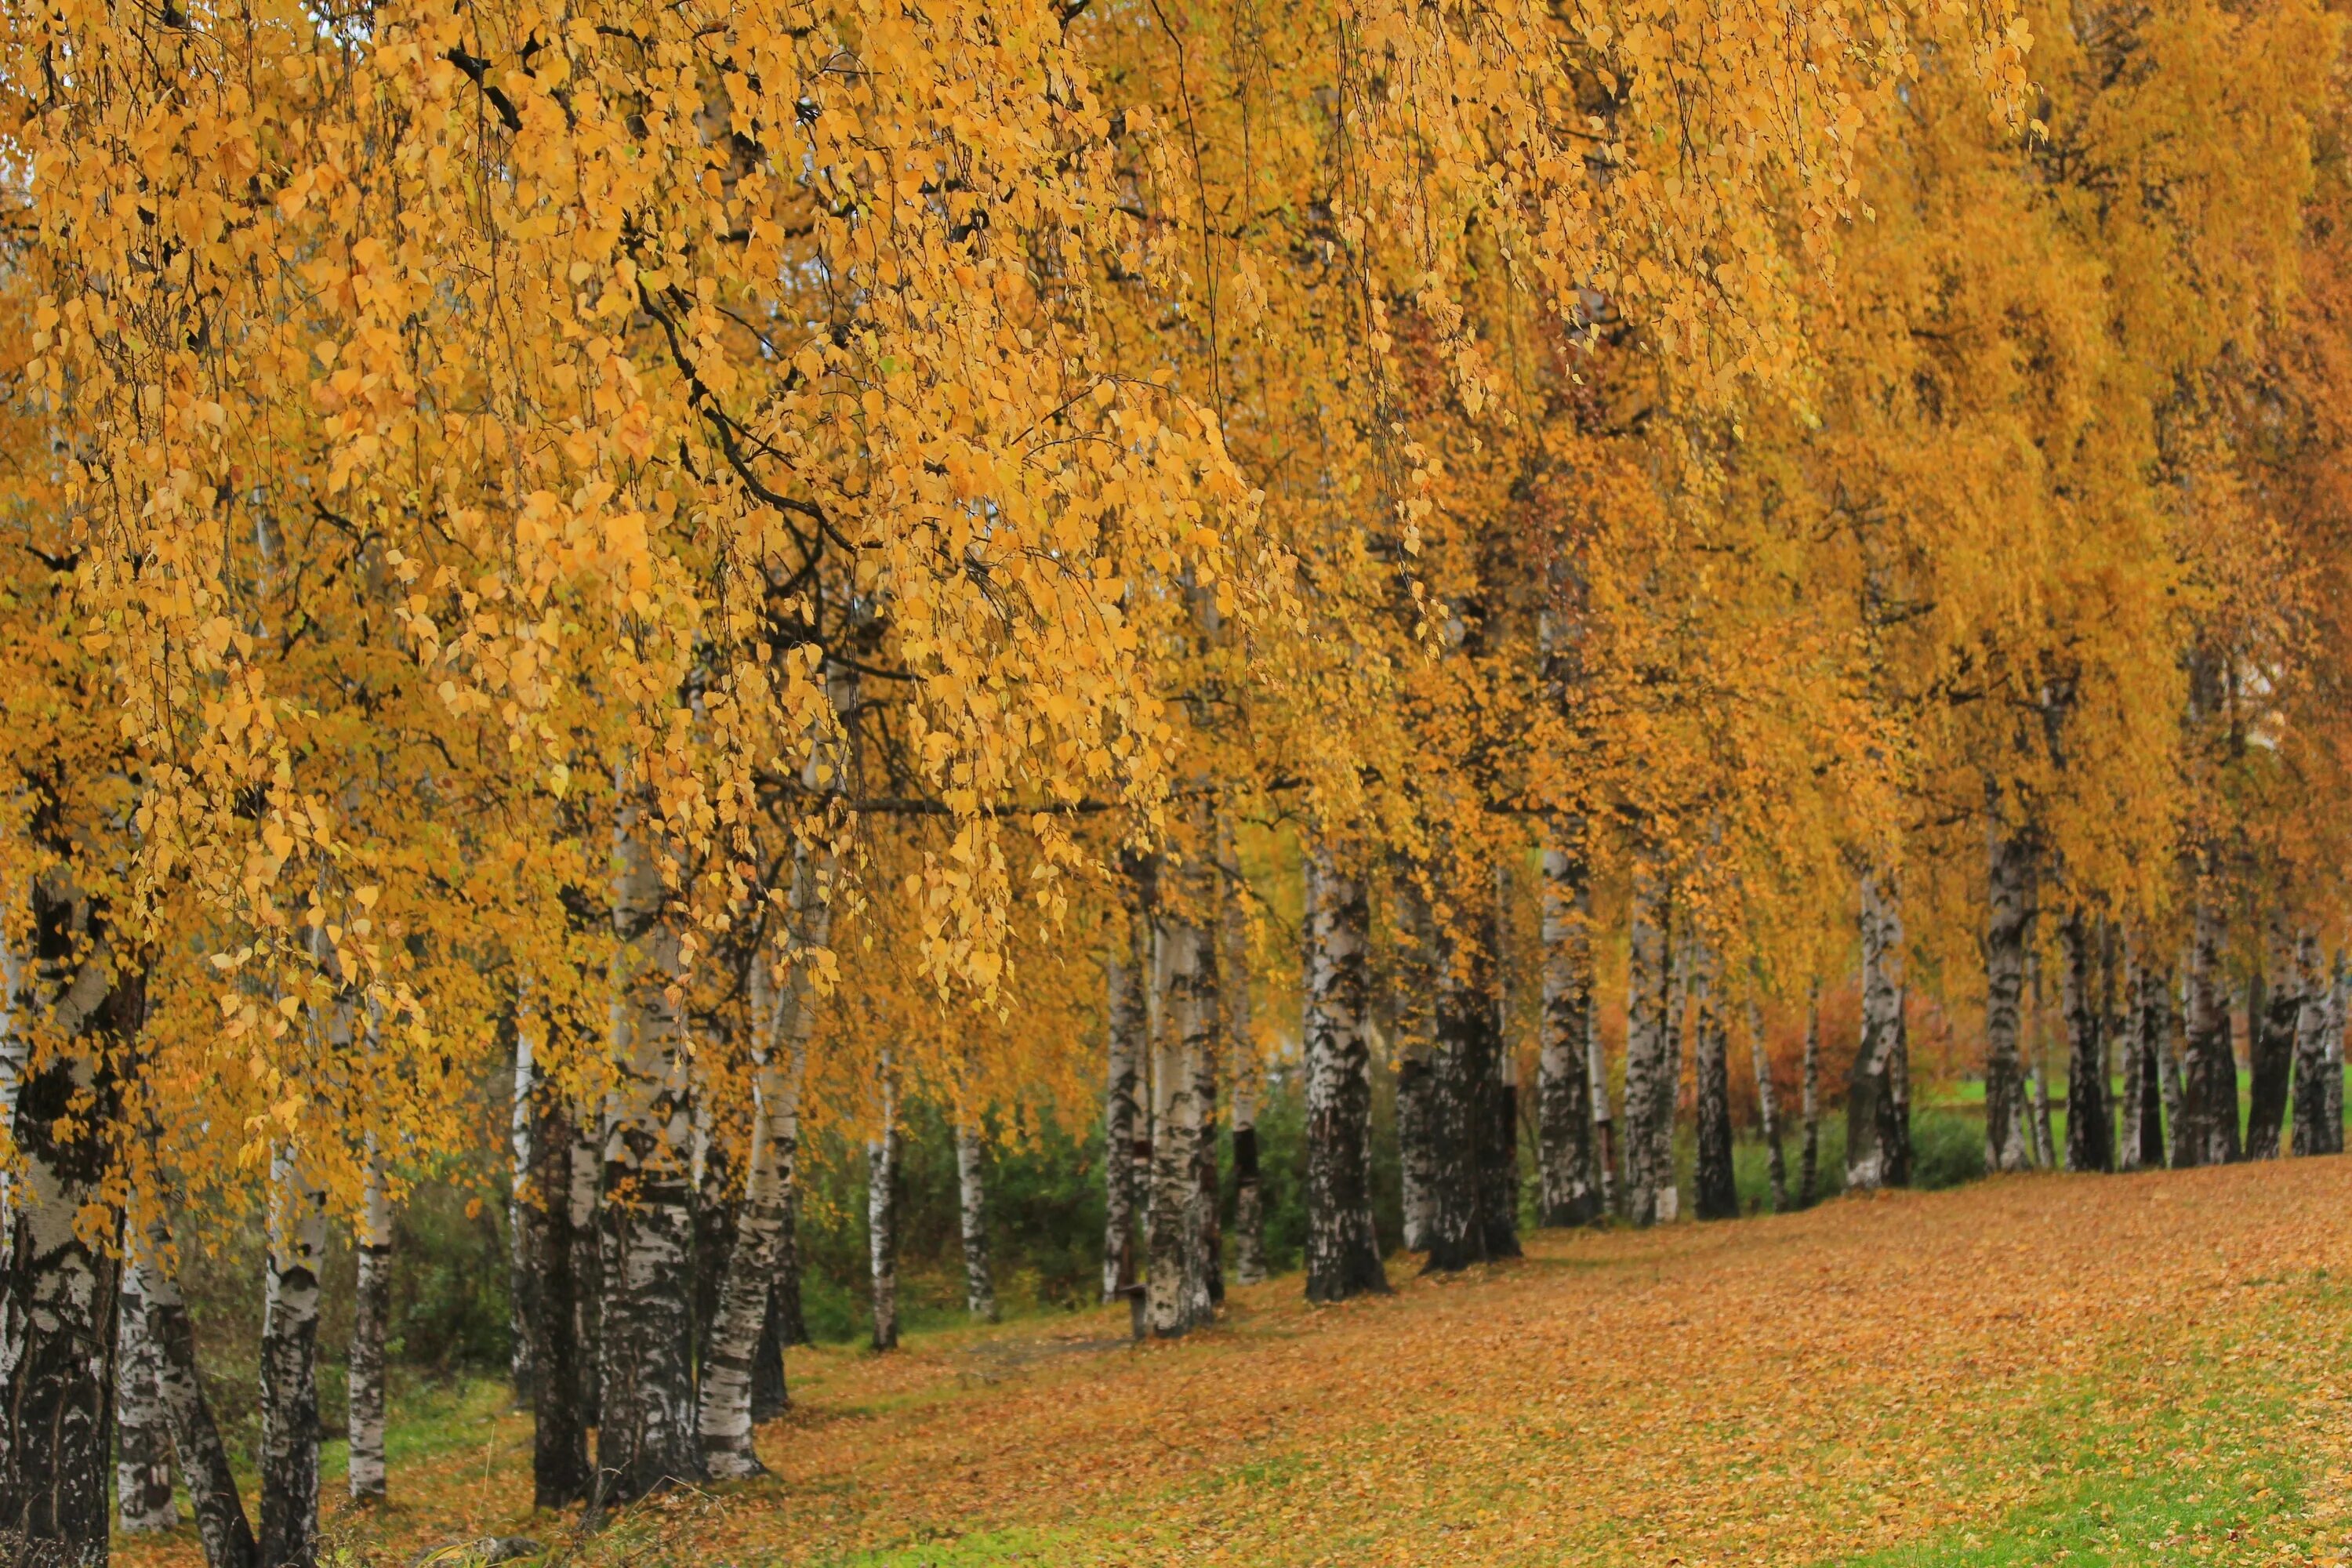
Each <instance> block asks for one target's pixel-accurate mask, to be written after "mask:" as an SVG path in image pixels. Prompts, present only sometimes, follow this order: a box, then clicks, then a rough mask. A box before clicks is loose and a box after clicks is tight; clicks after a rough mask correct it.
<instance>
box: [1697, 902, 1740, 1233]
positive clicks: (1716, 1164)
mask: <svg viewBox="0 0 2352 1568" xmlns="http://www.w3.org/2000/svg"><path fill="white" fill-rule="evenodd" d="M1719 969H1720V965H1719V964H1718V963H1717V959H1716V956H1715V952H1714V949H1713V948H1712V947H1710V946H1709V945H1707V943H1706V942H1705V940H1704V939H1701V940H1700V941H1698V942H1695V943H1694V944H1693V947H1692V971H1693V973H1692V975H1691V990H1692V993H1693V997H1694V1000H1695V1001H1696V1004H1697V1006H1696V1015H1697V1016H1696V1019H1695V1021H1694V1023H1693V1025H1692V1030H1693V1039H1692V1059H1693V1065H1694V1067H1695V1068H1696V1078H1697V1083H1696V1089H1697V1093H1696V1105H1695V1107H1694V1110H1695V1113H1696V1114H1695V1116H1694V1118H1693V1120H1694V1121H1695V1122H1696V1144H1697V1147H1696V1151H1695V1153H1696V1161H1695V1166H1694V1169H1693V1171H1692V1177H1693V1187H1694V1191H1693V1193H1692V1200H1693V1203H1694V1205H1696V1208H1697V1211H1698V1217H1699V1218H1701V1219H1737V1218H1738V1216H1739V1191H1738V1187H1737V1186H1736V1185H1735V1184H1734V1183H1733V1180H1732V1171H1731V1063H1730V1059H1729V1058H1730V1048H1729V1047H1730V1041H1729V1037H1728V1035H1727V1031H1726V1030H1725V1028H1724V1026H1723V1002H1722V997H1721V995H1720V992H1721V990H1722V984H1723V977H1722V975H1721V973H1719Z"/></svg>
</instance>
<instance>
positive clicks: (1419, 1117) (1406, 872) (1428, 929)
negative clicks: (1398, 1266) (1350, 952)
mask: <svg viewBox="0 0 2352 1568" xmlns="http://www.w3.org/2000/svg"><path fill="white" fill-rule="evenodd" d="M1393 886H1394V888H1395V900H1396V916H1395V919H1394V920H1393V921H1391V925H1392V926H1393V927H1394V929H1395V932H1396V936H1395V942H1396V957H1395V961H1394V963H1393V966H1392V973H1391V1004H1392V1005H1391V1008H1390V1013H1391V1020H1392V1023H1393V1026H1394V1027H1395V1031H1396V1057H1397V1163H1398V1165H1399V1176H1400V1179H1401V1184H1402V1198H1403V1209H1404V1247H1405V1250H1406V1251H1407V1252H1427V1251H1428V1250H1429V1237H1430V1232H1431V1229H1432V1227H1433V1226H1434V1224H1435V1222H1436V1215H1437V1160H1438V1130H1439V1122H1440V1115H1439V1110H1438V1105H1437V1070H1436V1050H1437V927H1436V921H1435V917H1434V916H1433V914H1432V913H1431V912H1430V908H1429V898H1428V895H1427V893H1426V892H1425V891H1424V890H1423V888H1422V886H1421V884H1420V883H1419V882H1418V881H1417V880H1416V879H1414V876H1413V873H1412V870H1411V869H1410V868H1406V867H1403V866H1399V867H1398V868H1397V869H1396V873H1395V876H1394V879H1393Z"/></svg>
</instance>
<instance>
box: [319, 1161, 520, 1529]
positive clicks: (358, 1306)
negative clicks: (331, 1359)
mask: <svg viewBox="0 0 2352 1568" xmlns="http://www.w3.org/2000/svg"><path fill="white" fill-rule="evenodd" d="M367 1154H368V1165H367V1187H366V1190H365V1191H364V1192H363V1193H362V1194H361V1197H360V1213H359V1224H358V1226H356V1227H355V1229H356V1232H357V1234H355V1235H354V1236H353V1237H352V1251H353V1253H354V1255H355V1259H356V1263H357V1272H356V1276H355V1283H354V1285H353V1287H352V1343H351V1350H350V1352H349V1355H348V1359H347V1363H346V1364H347V1366H348V1367H349V1371H350V1379H349V1384H350V1396H349V1399H348V1401H347V1405H348V1412H347V1415H348V1418H347V1420H346V1421H345V1424H344V1432H345V1436H347V1437H348V1439H349V1441H350V1453H351V1464H350V1470H349V1482H350V1489H351V1496H352V1501H353V1502H355V1503H381V1502H382V1501H383V1499H384V1484H385V1483H384V1451H383V1344H384V1332H385V1330H386V1328H387V1327H388V1325H389V1323H390V1321H391V1318H392V1195H391V1194H390V1192H389V1191H387V1190H386V1186H385V1183H384V1169H383V1157H382V1156H381V1155H379V1154H378V1153H377V1152H376V1150H375V1140H374V1137H373V1135H370V1137H369V1139H368V1150H367ZM517 1175H518V1176H519V1177H520V1178H521V1179H522V1180H523V1181H524V1182H525V1183H526V1184H528V1183H529V1181H530V1171H529V1170H524V1171H520V1172H518V1173H517ZM532 1201H533V1202H536V1201H537V1200H536V1199H535V1198H534V1199H533V1200H532ZM545 1239H546V1233H545V1230H544V1228H542V1229H541V1233H540V1243H541V1245H540V1247H539V1251H540V1253H541V1255H542V1256H543V1255H544V1253H545V1250H546V1248H545ZM540 1288H541V1287H540V1285H539V1284H538V1283H537V1282H534V1286H533V1291H532V1297H531V1305H532V1309H533V1310H537V1308H538V1290H539V1289H540ZM538 1327H539V1325H538V1324H537V1323H536V1322H527V1323H525V1324H523V1332H524V1336H525V1337H526V1338H528V1339H531V1340H533V1341H536V1340H537V1339H538V1337H539V1335H538V1332H537V1331H538ZM535 1386H536V1383H535V1382H534V1387H535Z"/></svg>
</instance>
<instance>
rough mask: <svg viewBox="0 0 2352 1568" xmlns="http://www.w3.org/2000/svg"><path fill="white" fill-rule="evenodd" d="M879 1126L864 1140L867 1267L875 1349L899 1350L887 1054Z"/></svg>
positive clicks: (892, 1097) (894, 1091)
mask: <svg viewBox="0 0 2352 1568" xmlns="http://www.w3.org/2000/svg"><path fill="white" fill-rule="evenodd" d="M877 1082H878V1086H879V1087H878V1092H879V1095H880V1098H881V1121H880V1125H879V1127H878V1128H877V1131H875V1132H874V1133H873V1134H872V1135H871V1136H869V1137H868V1138H867V1139H866V1279H867V1283H868V1285H869V1287H870V1301H871V1304H872V1309H873V1318H874V1332H873V1346H874V1348H875V1349H876V1350H877V1351H891V1350H896V1349H898V1078H897V1075H896V1074H895V1073H893V1072H892V1070H891V1063H890V1053H889V1051H888V1050H887V1048H886V1049H885V1050H884V1051H883V1053H882V1065H881V1068H880V1070H879V1072H878V1073H877Z"/></svg>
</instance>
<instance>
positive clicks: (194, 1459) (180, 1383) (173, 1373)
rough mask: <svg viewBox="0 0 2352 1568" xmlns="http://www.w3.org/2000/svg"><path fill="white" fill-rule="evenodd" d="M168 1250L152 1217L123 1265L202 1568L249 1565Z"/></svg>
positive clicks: (232, 1477) (241, 1516) (249, 1550)
mask: <svg viewBox="0 0 2352 1568" xmlns="http://www.w3.org/2000/svg"><path fill="white" fill-rule="evenodd" d="M170 1249H171V1240H170V1237H168V1236H167V1235H166V1234H165V1232H164V1229H163V1222H162V1221H161V1220H160V1219H158V1220H154V1221H152V1222H151V1223H150V1224H149V1226H148V1228H147V1233H146V1235H145V1237H143V1238H142V1244H141V1245H139V1246H137V1247H133V1248H131V1256H130V1258H128V1259H127V1260H126V1266H127V1267H129V1268H133V1269H136V1270H137V1271H138V1274H139V1295H140V1299H141V1300H142V1302H143V1303H144V1305H145V1308H146V1312H147V1334H148V1338H149V1339H150V1341H152V1342H153V1344H154V1345H155V1347H156V1389H157V1393H158V1394H159V1396H160V1398H161V1400H162V1403H163V1414H164V1418H165V1419H166V1420H167V1421H169V1422H170V1424H171V1429H172V1447H173V1452H174V1453H175V1454H176V1455H177V1456H178V1458H179V1466H180V1474H181V1477H182V1479H184V1480H185V1481H186V1483H187V1487H188V1497H189V1500H190V1503H191V1504H192V1506H193V1507H194V1511H195V1516H196V1533H197V1535H198V1537H199V1538H200V1539H201V1540H202V1541H203V1542H204V1550H205V1568H254V1559H255V1556H256V1550H257V1549H256V1547H255V1544H254V1540H253V1526H252V1524H251V1523H250V1522H248V1521H247V1519H246V1517H245V1504H244V1501H243V1500H241V1499H240V1498H239V1497H238V1496H237V1489H236V1473H235V1472H234V1471H232V1470H231V1469H230V1468H229V1461H228V1451H227V1449H226V1447H224V1446H223V1444H222V1442H221V1436H220V1428H219V1427H218V1426H216V1425H215V1423H214V1421H213V1413H212V1410H211V1408H210V1407H209V1406H208V1405H206V1404H205V1391H204V1384H202V1383H201V1382H200V1381H199V1380H198V1378H197V1375H196V1342H195V1331H194V1328H193V1327H192V1326H191V1325H190V1323H189V1321H188V1310H187V1307H186V1305H185V1304H184V1302H183V1301H182V1300H181V1299H180V1288H179V1285H178V1283H177V1282H176V1281H175V1280H173V1278H172V1276H171V1274H170V1273H169V1272H168V1271H167V1270H166V1268H164V1259H165V1258H166V1257H167V1256H168V1254H169V1252H170Z"/></svg>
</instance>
